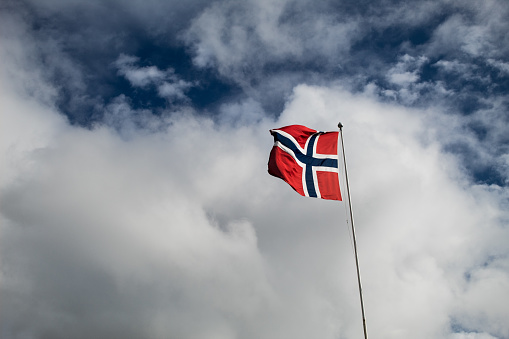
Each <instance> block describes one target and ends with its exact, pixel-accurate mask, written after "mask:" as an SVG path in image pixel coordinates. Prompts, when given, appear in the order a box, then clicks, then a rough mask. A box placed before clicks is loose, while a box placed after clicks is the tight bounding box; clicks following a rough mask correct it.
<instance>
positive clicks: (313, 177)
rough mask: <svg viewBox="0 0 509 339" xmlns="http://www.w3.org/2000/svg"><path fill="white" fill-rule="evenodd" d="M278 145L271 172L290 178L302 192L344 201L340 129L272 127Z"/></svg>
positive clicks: (293, 184) (275, 149)
mask: <svg viewBox="0 0 509 339" xmlns="http://www.w3.org/2000/svg"><path fill="white" fill-rule="evenodd" d="M270 134H272V136H273V137H274V147H272V151H271V152H270V157H269V164H268V167H269V174H270V175H273V176H275V177H278V178H281V179H283V180H284V181H286V182H287V183H288V184H289V185H290V186H292V188H293V189H294V190H295V191H297V192H298V193H299V194H300V195H302V196H306V197H314V198H322V199H328V200H341V192H340V189H339V178H338V132H318V131H315V130H313V129H310V128H307V127H305V126H301V125H291V126H286V127H282V128H277V129H272V130H270Z"/></svg>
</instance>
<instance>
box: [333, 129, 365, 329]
mask: <svg viewBox="0 0 509 339" xmlns="http://www.w3.org/2000/svg"><path fill="white" fill-rule="evenodd" d="M338 127H339V135H340V136H341V150H342V152H343V165H344V168H345V179H346V191H347V194H348V209H349V210H350V221H351V224H352V237H353V250H354V252H355V267H356V269H357V282H358V284H359V296H360V299H361V312H362V326H363V329H364V339H368V331H367V329H366V317H365V315H364V301H363V299H362V286H361V274H360V271H359V259H358V258H357V241H356V239H355V228H354V226H353V212H352V201H351V199H350V187H349V185H348V173H347V171H346V157H345V145H344V143H343V124H341V123H339V124H338Z"/></svg>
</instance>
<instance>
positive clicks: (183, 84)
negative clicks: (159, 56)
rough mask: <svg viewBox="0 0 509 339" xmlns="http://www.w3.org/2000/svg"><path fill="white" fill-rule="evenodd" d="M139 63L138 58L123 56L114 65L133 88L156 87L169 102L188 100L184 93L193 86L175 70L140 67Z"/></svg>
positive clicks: (160, 94)
mask: <svg viewBox="0 0 509 339" xmlns="http://www.w3.org/2000/svg"><path fill="white" fill-rule="evenodd" d="M138 62H139V58H138V57H135V56H132V55H125V54H121V55H120V56H119V57H118V59H117V60H116V61H115V63H114V64H115V66H116V67H117V68H118V73H119V74H120V75H123V76H124V77H125V78H126V79H127V80H128V81H129V83H130V84H131V86H133V87H141V88H146V87H149V86H155V87H156V88H157V93H158V94H159V96H160V97H162V98H165V99H167V100H169V101H175V100H186V99H187V96H186V95H185V94H184V92H185V91H186V90H188V89H189V88H191V87H192V86H193V84H192V83H191V82H188V81H185V80H182V79H180V78H179V77H178V76H177V75H176V74H175V70H174V69H173V68H169V69H167V70H165V71H162V70H160V69H159V68H157V67H156V66H145V67H138V66H136V63H138Z"/></svg>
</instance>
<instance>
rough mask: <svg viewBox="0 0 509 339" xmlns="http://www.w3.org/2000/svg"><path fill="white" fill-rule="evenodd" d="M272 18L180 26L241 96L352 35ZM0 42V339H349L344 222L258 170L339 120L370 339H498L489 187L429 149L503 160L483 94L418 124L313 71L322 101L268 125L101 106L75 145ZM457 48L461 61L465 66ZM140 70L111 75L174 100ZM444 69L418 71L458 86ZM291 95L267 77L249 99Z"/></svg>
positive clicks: (259, 7) (178, 94) (499, 199)
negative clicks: (458, 149)
mask: <svg viewBox="0 0 509 339" xmlns="http://www.w3.org/2000/svg"><path fill="white" fill-rule="evenodd" d="M59 3H60V2H59ZM490 3H495V4H496V3H497V2H490ZM151 4H152V3H151ZM291 4H293V3H289V2H282V3H274V2H260V3H256V4H255V3H249V4H248V5H244V4H235V3H233V2H228V3H218V4H217V5H212V6H211V7H210V8H208V9H207V10H206V11H205V12H203V14H202V15H201V16H199V17H197V19H196V20H195V21H194V23H193V25H192V27H191V30H190V32H191V33H190V34H191V37H188V38H189V39H191V40H189V41H191V42H192V43H193V46H194V47H196V48H197V54H196V59H195V61H196V62H197V63H198V64H200V65H201V66H205V65H207V66H210V65H212V66H214V67H217V70H218V71H219V72H222V74H223V75H227V72H229V71H232V72H234V74H233V75H232V77H238V78H235V79H241V80H242V79H243V80H245V79H247V78H249V77H246V78H244V77H243V76H242V72H246V73H248V72H249V71H250V70H251V69H256V67H257V66H259V65H265V62H266V61H267V60H276V61H281V60H283V61H285V60H286V58H287V57H291V58H293V57H295V58H296V59H298V60H311V59H313V58H315V57H316V56H319V57H322V56H325V57H326V58H330V59H327V60H329V61H330V60H332V61H330V62H331V63H336V62H337V61H338V60H339V59H340V58H339V57H338V55H343V54H342V53H346V51H348V48H349V46H350V45H349V41H350V40H349V39H353V38H352V37H345V36H344V35H345V34H346V32H354V33H355V32H357V31H356V29H358V28H359V26H357V24H355V23H352V22H351V21H349V20H346V19H345V20H344V21H341V20H333V19H332V16H328V15H318V14H316V13H309V15H307V14H306V13H304V14H303V18H304V19H303V22H302V26H300V24H297V23H296V22H294V21H292V20H291V18H290V19H288V20H289V21H287V22H285V21H284V20H283V19H285V17H284V16H281V15H280V14H281V13H284V11H285V8H288V7H285V6H290V5H291ZM61 6H63V5H62V4H61ZM136 6H141V5H139V3H136ZM136 6H135V7H136ZM422 6H424V7H426V6H431V5H430V3H429V2H426V4H425V5H422ZM246 7H247V8H248V9H250V10H252V11H253V12H249V11H246ZM132 8H134V7H129V10H132ZM296 8H297V9H299V7H298V6H297V7H296ZM303 8H307V7H306V6H304V7H303ZM426 8H427V12H426V13H433V8H428V7H426ZM294 9H295V8H294ZM225 10H230V14H224V11H225ZM212 14H214V15H212ZM215 14H217V16H215ZM398 15H399V14H398ZM401 17H403V15H402V16H401ZM414 17H417V18H421V19H422V17H424V18H425V17H426V16H425V15H424V14H422V17H421V14H420V13H415V14H414V16H413V17H412V18H414ZM408 20H410V19H408ZM423 20H424V19H423ZM4 22H6V21H4ZM13 22H15V20H14V21H13ZM232 22H233V23H234V25H230V24H231V23H232ZM354 22H355V21H354ZM206 23H209V24H210V26H208V27H209V29H210V30H209V31H206V30H205V27H207V26H206V25H205V24H206ZM3 25H4V26H5V27H11V28H12V27H15V25H14V24H13V23H9V24H8V25H6V24H5V23H4V24H3ZM4 26H2V27H4ZM228 27H232V29H231V31H230V30H229V28H228ZM296 27H304V28H305V29H302V30H294V28H296ZM444 27H445V26H444ZM2 31H3V32H5V30H2ZM451 31H452V29H451ZM0 32H1V31H0ZM8 32H11V31H8ZM12 32H20V28H16V27H15V28H14V29H13V30H12ZM483 32H484V31H483ZM209 33H210V39H209V40H207V39H205V37H209V35H207V34H209ZM223 33H224V34H225V35H224V36H223ZM193 34H196V35H193ZM301 34H303V36H302V37H301V36H300V35H301ZM306 34H307V35H306ZM451 34H452V33H451ZM438 35H439V34H438V33H437V35H435V40H434V41H435V42H436V41H438V40H439V38H438ZM445 35H447V34H445ZM445 35H444V39H445ZM220 37H222V38H220ZM1 38H2V44H0V55H1V56H2V61H3V62H2V64H1V65H0V108H1V110H0V114H1V121H2V124H0V129H1V130H0V136H1V138H2V139H1V143H0V172H1V173H2V181H1V186H0V218H1V223H0V231H1V237H0V245H1V246H0V252H1V253H0V254H1V255H0V258H1V261H0V265H1V266H0V291H1V295H2V317H1V318H0V328H1V334H0V335H1V336H2V338H19V337H29V338H30V337H32V338H39V337H44V336H47V337H51V338H84V337H87V338H90V337H93V338H111V337H123V338H166V337H179V338H180V337H181V338H211V337H212V338H214V337H217V338H296V339H298V338H310V337H320V338H338V337H342V338H356V337H361V336H362V334H361V332H362V327H361V321H360V310H359V306H358V296H357V290H356V289H357V286H356V279H355V269H354V265H353V257H352V248H351V242H350V240H349V230H348V227H347V226H346V225H345V222H344V220H345V209H344V204H343V205H342V204H338V203H334V202H330V201H318V200H313V199H306V198H302V197H300V196H298V195H297V194H295V192H293V191H292V190H291V189H290V188H289V187H288V186H287V185H286V184H285V183H284V182H282V181H280V180H278V179H275V178H272V177H270V176H269V175H268V174H267V173H266V163H267V157H268V154H269V151H270V148H271V146H272V139H271V137H270V135H269V132H268V130H269V129H270V128H274V127H280V126H283V125H287V124H294V123H300V124H305V125H308V126H310V127H313V128H316V129H320V130H330V129H335V126H336V124H337V122H338V120H341V122H342V123H343V124H344V125H345V128H344V133H345V141H346V145H345V146H346V152H347V157H348V165H349V175H350V179H351V188H352V198H353V204H354V206H353V207H354V213H355V221H356V225H357V232H358V233H357V236H358V245H359V252H360V265H361V273H362V275H363V284H364V285H363V286H364V293H365V294H364V295H365V303H366V314H367V322H368V331H369V333H373V335H375V334H376V336H380V337H383V338H408V337H412V338H417V339H419V338H444V339H445V338H450V339H459V338H468V339H470V338H476V339H477V338H478V339H488V338H503V337H507V336H509V326H508V324H507V321H506V320H507V317H508V315H509V314H508V309H507V306H506V303H507V302H506V300H507V290H508V286H509V276H508V272H509V270H508V268H509V262H508V260H507V258H508V250H507V244H506V243H507V241H506V239H507V238H508V230H507V221H508V220H509V215H508V212H507V211H508V210H509V209H508V208H507V207H508V206H507V201H508V191H507V188H506V187H499V186H496V185H492V186H488V185H474V184H472V182H471V181H470V180H469V179H468V176H467V173H465V172H464V171H463V170H462V166H461V163H460V161H459V160H458V159H457V158H456V157H455V156H454V155H453V154H450V153H444V152H443V147H444V145H447V144H449V143H451V142H455V141H458V140H460V141H462V142H464V143H465V144H468V145H469V146H471V147H472V148H474V149H476V151H477V152H478V153H486V157H487V158H486V159H491V160H490V161H493V159H497V160H499V161H500V163H501V164H502V163H503V161H505V166H506V168H508V167H507V159H506V158H507V157H504V155H503V154H500V152H503V150H502V151H501V150H500V149H498V150H496V151H495V150H493V151H491V153H490V152H484V150H488V149H490V148H491V149H492V148H497V147H493V144H496V145H500V144H502V143H503V142H504V140H505V139H504V138H506V133H505V129H504V124H502V123H501V121H504V120H503V118H504V116H503V113H504V112H505V111H504V107H505V106H504V100H503V98H502V97H500V98H499V100H498V101H495V102H493V106H491V107H489V108H486V109H480V110H477V111H476V112H475V113H473V114H472V116H471V117H469V118H465V117H462V118H461V119H460V118H458V117H457V116H455V115H446V114H443V112H442V111H441V109H443V107H442V106H441V101H440V100H436V105H435V106H434V107H433V108H429V109H427V110H425V109H422V110H417V109H411V108H407V107H403V106H401V105H398V104H387V103H381V102H380V98H379V97H377V91H378V90H379V88H377V86H376V85H371V86H370V87H369V88H368V89H371V92H370V91H368V89H366V91H365V92H364V93H362V92H359V93H357V94H352V93H350V91H349V90H348V89H345V87H342V86H340V85H330V81H327V80H323V79H321V77H322V76H321V75H320V74H315V76H317V77H318V78H319V80H323V81H322V83H323V84H324V85H323V86H310V85H306V84H302V85H299V86H297V87H295V88H294V90H293V94H292V95H291V96H289V97H288V98H287V100H285V108H284V111H283V112H282V114H281V116H279V117H277V118H275V117H267V116H265V114H264V110H263V108H262V105H261V103H262V101H261V100H258V99H259V97H255V95H252V96H249V97H248V98H247V99H243V100H239V99H238V98H235V101H233V100H232V101H228V102H225V103H223V104H222V105H221V106H220V108H219V109H218V115H217V116H216V117H214V118H211V117H207V116H206V115H205V114H198V112H196V111H195V110H193V109H190V108H186V107H183V108H181V109H180V110H178V111H176V112H164V111H163V112H162V114H161V116H160V117H156V116H154V114H152V112H151V110H149V109H145V110H142V109H135V108H133V107H132V106H131V104H130V100H129V98H128V97H126V96H118V97H116V98H115V99H114V100H112V101H111V102H109V103H108V104H106V105H105V106H104V111H103V113H104V116H105V118H104V121H103V122H102V124H96V125H95V127H94V128H91V129H85V128H81V127H72V126H70V125H69V124H68V122H67V121H66V119H64V118H63V115H62V113H61V112H59V111H58V109H57V108H56V101H57V95H56V93H57V89H56V88H55V86H54V85H52V84H51V82H49V81H48V78H47V77H46V76H45V74H44V72H43V71H41V64H40V63H39V61H40V60H39V59H37V58H34V59H31V58H30V57H29V56H30V55H32V53H31V52H32V51H34V50H36V48H35V47H36V46H38V45H37V43H36V42H35V41H34V40H33V39H31V38H30V37H29V35H28V34H27V35H24V34H23V31H22V30H21V33H20V34H19V36H16V38H15V39H10V38H9V34H6V33H4V34H3V35H2V36H1ZM301 38H302V39H301ZM445 40H447V39H445ZM445 40H444V41H445ZM322 41H332V42H333V43H332V45H328V48H330V49H326V50H320V48H319V47H320V46H321V42H322ZM4 42H6V43H4ZM475 42H478V40H476V39H474V40H473V43H472V44H471V45H468V46H470V47H469V48H471V50H469V53H474V52H475V53H481V50H480V49H475V48H474V47H475V46H474V45H475ZM462 44H463V43H462ZM461 46H463V45H461ZM465 46H467V45H465ZM269 47H270V48H269ZM426 47H429V46H426ZM257 48H260V50H257ZM423 50H425V48H423ZM232 51H233V52H239V53H238V54H236V55H235V54H234V53H231V52H232ZM465 51H466V50H463V52H465ZM306 52H309V54H306ZM265 53H266V54H267V55H266V56H267V59H264V60H260V61H259V60H257V58H258V57H260V56H263V55H264V54H265ZM304 54H306V56H303V55H304ZM495 54H496V53H495ZM409 55H410V54H408V56H405V57H402V58H401V59H400V60H399V61H396V62H394V64H393V65H392V66H391V65H389V66H387V68H385V69H389V70H390V72H389V73H387V74H388V79H392V80H393V82H394V85H397V86H399V87H400V88H399V90H398V91H394V92H393V93H392V94H393V95H394V96H396V97H397V96H399V97H402V98H406V100H407V101H406V102H412V100H415V99H414V97H413V95H415V93H416V92H417V91H418V90H419V88H418V85H420V84H419V82H418V81H417V79H418V77H419V76H420V67H421V65H422V62H424V60H425V59H424V58H425V57H427V56H424V54H423V57H422V58H423V59H420V58H416V57H411V56H409ZM414 55H421V54H418V53H417V54H414ZM300 57H302V58H303V59H299V58H300ZM200 58H201V59H200ZM306 58H309V59H306ZM490 58H492V59H490V60H502V59H498V57H497V56H491V57H490ZM421 61H422V62H421ZM138 62H139V60H138V59H137V57H133V56H127V55H124V56H121V57H119V59H118V60H117V67H118V69H119V71H120V72H121V74H123V75H124V76H125V77H126V79H128V80H129V81H130V82H131V84H132V85H133V86H138V87H140V88H144V87H146V88H149V87H152V88H155V89H156V90H157V91H159V95H161V96H163V97H166V98H168V100H177V99H182V95H185V90H186V89H188V88H189V86H191V84H189V83H187V82H186V81H184V80H182V79H180V77H178V76H176V75H175V74H174V72H173V71H172V70H171V69H164V70H163V69H160V68H158V67H155V66H147V67H142V66H139V65H138ZM463 62H464V61H462V60H461V59H458V61H457V62H456V61H454V60H453V61H450V63H447V62H445V61H444V62H442V63H439V64H438V65H439V67H443V68H444V69H448V70H451V71H455V72H456V71H459V70H460V68H461V67H459V66H461V65H462V64H463ZM501 62H502V61H501ZM497 65H498V64H497ZM457 66H458V67H457ZM71 68H72V67H71ZM66 69H67V68H66ZM37 70H39V72H40V73H38V72H37ZM235 72H238V73H235ZM78 73H79V72H78ZM76 79H79V77H77V78H76ZM289 79H290V80H289ZM299 79H301V80H299ZM305 80H308V79H305ZM305 80H302V77H301V78H299V77H297V76H295V75H294V74H287V73H285V74H283V75H282V76H277V75H271V78H270V79H268V82H270V84H269V85H266V88H268V89H271V91H273V90H274V88H276V87H278V86H279V84H287V85H288V84H291V83H294V82H297V81H305ZM340 80H341V81H340ZM340 80H338V81H337V82H338V83H341V82H343V80H342V79H340ZM239 81H240V80H239ZM77 82H79V81H77ZM317 82H318V81H317ZM345 82H346V81H345ZM245 84H246V85H245V86H246V88H248V89H249V87H250V86H251V84H249V83H248V82H247V81H246V82H245ZM431 85H432V86H435V87H438V85H439V84H437V83H435V84H431ZM271 86H272V87H271ZM404 90H406V91H408V93H405V92H403V91H404ZM246 93H249V91H246ZM260 97H261V96H260ZM101 107H103V106H101ZM474 122H479V123H482V124H483V126H486V129H487V130H488V131H490V132H494V133H488V134H487V136H486V137H485V139H483V140H482V141H480V140H479V139H478V138H477V137H476V136H475V135H473V133H472V132H471V131H468V130H466V129H465V125H466V124H469V123H474ZM501 166H502V165H501ZM455 331H456V332H458V333H453V332H455Z"/></svg>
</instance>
